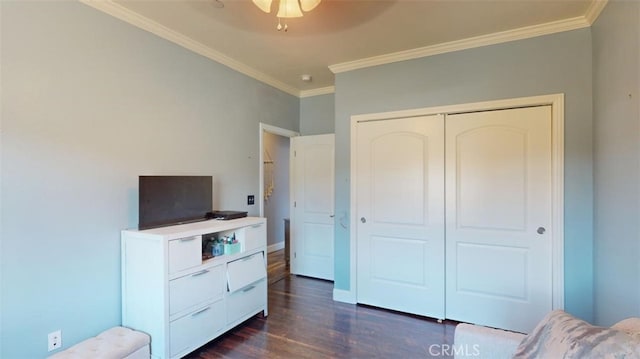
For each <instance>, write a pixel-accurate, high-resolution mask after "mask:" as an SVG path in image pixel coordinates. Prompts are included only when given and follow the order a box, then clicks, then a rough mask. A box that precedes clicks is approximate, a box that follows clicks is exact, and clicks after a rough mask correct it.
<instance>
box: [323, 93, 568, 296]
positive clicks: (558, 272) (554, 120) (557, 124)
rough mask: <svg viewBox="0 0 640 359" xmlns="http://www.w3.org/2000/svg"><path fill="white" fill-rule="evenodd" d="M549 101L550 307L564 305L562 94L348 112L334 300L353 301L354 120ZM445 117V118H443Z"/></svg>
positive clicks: (448, 113)
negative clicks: (345, 258)
mask: <svg viewBox="0 0 640 359" xmlns="http://www.w3.org/2000/svg"><path fill="white" fill-rule="evenodd" d="M542 105H551V171H552V174H551V181H552V184H551V191H552V194H551V200H552V208H551V222H552V228H553V236H552V238H551V243H552V244H551V251H552V254H551V255H552V259H551V263H552V264H551V266H552V282H553V283H552V294H551V297H552V308H553V309H564V94H563V93H559V94H551V95H542V96H531V97H519V98H512V99H504V100H494V101H483V102H474V103H465V104H456V105H447V106H436V107H426V108H418V109H410V110H400V111H390V112H380V113H370V114H361V115H353V116H351V124H350V126H351V127H350V130H351V138H350V141H351V146H350V147H351V149H350V167H351V168H350V178H351V181H350V182H351V183H350V199H349V202H350V205H349V211H350V212H349V213H350V216H349V217H350V220H349V225H350V228H349V238H350V240H349V272H350V273H349V288H350V289H349V290H340V291H337V290H334V299H335V300H337V301H342V302H347V303H356V302H357V298H358V295H357V285H356V284H357V283H356V281H357V276H356V268H357V265H356V264H357V263H356V260H357V253H356V250H357V246H356V240H357V235H358V233H357V218H356V217H357V216H356V209H357V203H356V201H357V195H356V194H357V189H356V183H357V171H356V168H357V161H356V160H357V143H356V139H357V135H358V133H357V131H358V126H357V125H358V123H359V122H366V121H380V120H392V119H395V118H404V117H415V116H426V115H433V114H444V115H450V114H454V113H465V112H478V111H491V110H503V109H508V108H518V107H531V106H542ZM445 121H446V120H445Z"/></svg>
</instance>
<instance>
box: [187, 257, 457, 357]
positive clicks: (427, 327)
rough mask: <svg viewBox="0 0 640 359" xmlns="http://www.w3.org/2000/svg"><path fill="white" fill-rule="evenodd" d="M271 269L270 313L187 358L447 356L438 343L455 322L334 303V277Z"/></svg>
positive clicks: (448, 338) (447, 338) (448, 340)
mask: <svg viewBox="0 0 640 359" xmlns="http://www.w3.org/2000/svg"><path fill="white" fill-rule="evenodd" d="M283 260H284V257H283ZM269 264H270V265H271V263H269ZM272 274H273V273H269V281H270V282H271V281H272V280H273V279H274V278H276V276H277V278H279V279H277V280H274V281H273V283H270V284H269V316H268V317H266V318H263V317H262V316H261V315H257V316H254V317H253V318H250V319H249V320H247V321H246V322H244V323H243V324H241V325H239V326H238V327H236V328H234V329H232V330H231V331H229V332H228V333H226V334H224V335H222V336H221V337H219V338H217V339H215V340H213V341H211V342H210V343H208V344H207V345H205V346H203V347H202V348H200V349H199V350H196V351H195V352H193V353H191V354H189V355H188V356H187V358H189V359H196V358H200V359H213V358H310V359H314V358H430V357H438V358H447V357H448V356H446V355H445V356H443V355H441V350H440V348H441V347H440V345H442V344H448V345H451V344H453V332H454V328H455V324H456V323H454V322H448V321H445V322H444V323H442V324H440V323H437V322H436V321H435V320H432V319H428V318H424V317H419V316H414V315H408V314H403V313H397V312H393V311H388V310H384V309H379V308H373V307H369V306H362V305H352V304H346V303H341V302H335V301H333V298H332V295H333V283H332V282H329V281H324V280H318V279H312V278H306V277H301V276H295V275H289V274H288V270H287V272H286V274H282V272H279V273H278V274H275V275H272ZM432 345H435V347H432V348H431V350H430V346H432Z"/></svg>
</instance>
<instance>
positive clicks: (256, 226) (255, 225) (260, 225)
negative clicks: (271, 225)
mask: <svg viewBox="0 0 640 359" xmlns="http://www.w3.org/2000/svg"><path fill="white" fill-rule="evenodd" d="M260 227H262V223H260V224H254V225H252V226H251V228H260Z"/></svg>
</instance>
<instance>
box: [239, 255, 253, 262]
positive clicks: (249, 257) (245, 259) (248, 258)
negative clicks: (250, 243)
mask: <svg viewBox="0 0 640 359" xmlns="http://www.w3.org/2000/svg"><path fill="white" fill-rule="evenodd" d="M256 254H257V253H256ZM253 257H255V254H253V255H250V256H248V257H244V258H242V259H240V261H241V262H246V261H248V260H251V258H253Z"/></svg>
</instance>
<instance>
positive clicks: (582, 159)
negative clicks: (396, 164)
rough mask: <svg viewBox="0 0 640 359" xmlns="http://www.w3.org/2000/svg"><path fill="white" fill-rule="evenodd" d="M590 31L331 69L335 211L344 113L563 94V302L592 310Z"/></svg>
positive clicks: (340, 278) (344, 143) (340, 258)
mask: <svg viewBox="0 0 640 359" xmlns="http://www.w3.org/2000/svg"><path fill="white" fill-rule="evenodd" d="M591 79H592V66H591V31H590V29H582V30H574V31H569V32H564V33H559V34H554V35H548V36H543V37H537V38H532V39H527V40H521V41H515V42H510V43H504V44H499V45H493V46H487V47H482V48H476V49H469V50H464V51H458V52H454V53H448V54H443V55H437V56H431V57H426V58H421V59H416V60H410V61H403V62H398V63H393V64H387V65H382V66H377V67H371V68H366V69H361V70H355V71H351V72H346V73H340V74H337V75H336V93H335V108H336V118H335V134H336V179H335V181H336V217H338V218H342V221H343V223H348V220H347V218H348V217H349V148H350V147H349V146H350V144H349V141H350V139H349V136H350V135H349V131H350V129H349V126H350V125H349V123H350V116H352V115H355V114H363V113H375V112H384V111H393V110H404V109H411V108H421V107H430V106H439V105H449V104H461V103H469V102H476V101H487V100H497V99H507V98H516V97H524V96H535V95H545V94H554V93H564V94H565V308H566V309H567V310H568V311H569V312H571V313H573V314H575V315H578V316H579V317H581V318H584V319H587V320H591V319H592V317H593V299H592V298H593V226H592V223H593V217H592V214H593V213H592V211H593V183H592V176H593V170H592V160H593V148H592V126H593V122H592V98H591V97H592V83H591V82H592V81H591ZM335 234H336V243H335V258H336V264H335V273H336V277H335V278H336V280H335V286H336V289H342V290H349V289H350V286H351V283H349V241H350V240H353V239H352V238H349V229H348V228H342V227H341V226H336V232H335Z"/></svg>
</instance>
